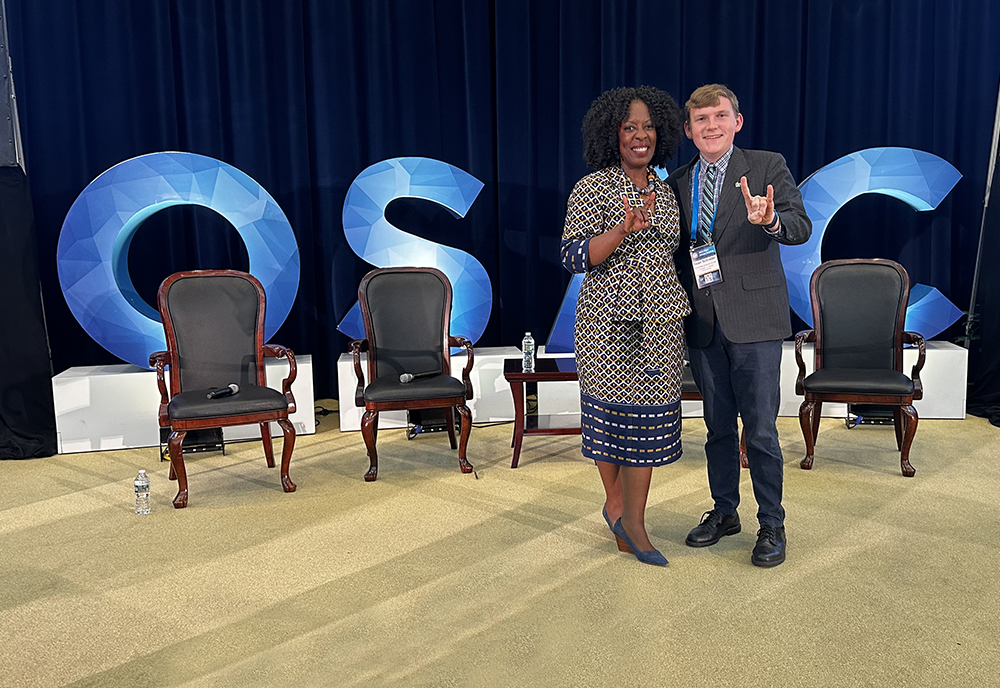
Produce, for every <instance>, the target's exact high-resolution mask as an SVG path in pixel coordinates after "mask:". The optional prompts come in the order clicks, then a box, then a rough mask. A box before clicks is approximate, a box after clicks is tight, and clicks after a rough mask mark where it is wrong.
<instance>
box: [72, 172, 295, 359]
mask: <svg viewBox="0 0 1000 688" xmlns="http://www.w3.org/2000/svg"><path fill="white" fill-rule="evenodd" d="M174 205H199V206H203V207H205V208H211V209H212V210H214V211H215V212H217V213H219V215H221V216H222V217H224V218H226V220H227V221H229V223H230V224H232V226H233V227H234V228H235V229H236V231H237V232H239V234H240V237H241V238H242V239H243V243H244V244H246V247H247V254H248V255H249V257H250V272H251V273H252V274H253V275H254V277H256V278H257V279H259V280H260V282H261V284H262V285H263V286H264V291H265V292H266V293H267V314H266V319H265V323H264V337H265V339H267V338H269V337H271V336H272V335H273V334H274V333H275V331H277V329H278V328H279V327H280V326H281V324H282V323H283V322H284V321H285V318H287V317H288V313H289V311H291V309H292V303H293V302H294V301H295V293H296V292H297V291H298V287H299V249H298V245H297V244H296V242H295V235H294V233H293V232H292V227H291V225H290V224H289V223H288V220H287V219H286V218H285V214H284V213H283V212H281V208H279V207H278V204H277V203H275V201H274V199H273V198H271V196H270V194H268V193H267V191H265V190H264V188H263V187H262V186H261V185H260V184H258V183H257V182H255V181H254V180H253V179H251V178H250V177H248V176H247V175H246V174H244V173H243V172H241V171H239V170H238V169H236V168H235V167H233V166H231V165H227V164H226V163H224V162H222V161H220V160H215V159H214V158H209V157H206V156H204V155H196V154H194V153H150V154H148V155H141V156H139V157H137V158H132V159H131V160H126V161H124V162H121V163H119V164H117V165H115V166H114V167H112V168H111V169H109V170H107V171H106V172H104V173H103V174H102V175H101V176H99V177H98V178H97V179H95V180H94V181H92V182H91V183H90V184H89V185H87V188H85V189H84V190H83V192H82V193H81V194H80V195H79V196H78V197H77V199H76V201H74V202H73V205H72V206H71V207H70V209H69V212H68V213H67V214H66V220H65V221H64V222H63V226H62V231H61V233H60V234H59V246H58V249H57V251H56V264H57V267H58V270H59V284H60V285H61V286H62V291H63V295H64V296H65V297H66V303H67V304H68V305H69V309H70V311H72V312H73V315H74V316H75V317H76V319H77V320H78V321H79V322H80V325H82V326H83V329H84V330H86V331H87V334H89V335H90V336H91V337H93V338H94V340H95V341H97V343H98V344H100V345H101V346H103V347H104V348H105V349H107V350H108V351H110V352H111V353H113V354H114V355H115V356H118V357H119V358H121V359H123V360H125V361H128V362H129V363H133V364H135V365H137V366H140V367H142V368H146V367H148V366H149V354H151V353H152V352H154V351H160V350H163V349H166V341H165V340H164V336H163V325H162V324H161V322H160V316H159V313H157V312H156V310H155V309H153V308H152V307H151V306H150V305H149V304H147V303H146V302H145V301H143V300H142V298H140V296H139V295H138V294H137V293H136V291H135V287H134V286H133V285H132V279H131V277H130V276H129V273H128V248H129V244H130V243H131V242H132V237H133V236H134V235H135V232H136V230H137V229H138V228H139V226H140V225H141V224H142V223H143V221H144V220H146V218H148V217H149V216H150V215H152V214H153V213H155V212H157V211H159V210H162V209H164V208H168V207H170V206H174Z"/></svg>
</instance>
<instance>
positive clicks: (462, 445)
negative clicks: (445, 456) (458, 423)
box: [457, 404, 472, 473]
mask: <svg viewBox="0 0 1000 688" xmlns="http://www.w3.org/2000/svg"><path fill="white" fill-rule="evenodd" d="M457 408H458V414H459V415H460V416H461V417H462V434H461V436H460V438H459V441H458V467H459V469H460V470H461V471H462V472H463V473H472V464H471V463H469V461H468V460H467V459H466V458H465V450H466V447H468V445H469V434H470V433H471V432H472V411H470V410H469V407H468V406H466V405H465V404H462V405H461V406H459V407H457Z"/></svg>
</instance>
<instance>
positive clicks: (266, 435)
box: [260, 423, 274, 468]
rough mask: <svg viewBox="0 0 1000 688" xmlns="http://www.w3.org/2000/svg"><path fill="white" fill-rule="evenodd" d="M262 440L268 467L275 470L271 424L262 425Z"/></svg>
mask: <svg viewBox="0 0 1000 688" xmlns="http://www.w3.org/2000/svg"><path fill="white" fill-rule="evenodd" d="M260 439H261V441H262V442H263V443H264V458H265V459H266V460H267V467H268V468H274V447H273V446H272V445H271V424H270V423H261V424H260Z"/></svg>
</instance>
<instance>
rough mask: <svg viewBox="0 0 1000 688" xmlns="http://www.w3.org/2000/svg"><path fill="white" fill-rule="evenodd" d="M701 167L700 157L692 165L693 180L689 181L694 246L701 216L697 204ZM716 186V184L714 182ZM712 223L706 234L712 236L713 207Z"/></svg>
mask: <svg viewBox="0 0 1000 688" xmlns="http://www.w3.org/2000/svg"><path fill="white" fill-rule="evenodd" d="M700 169H701V158H699V159H698V162H696V163H695V165H694V180H693V181H692V182H691V245H692V246H694V245H695V243H696V242H697V240H698V220H699V219H700V218H701V206H700V205H698V194H700V193H701V184H699V183H698V171H699V170H700ZM716 186H718V184H716ZM712 211H713V212H712V225H711V226H710V227H709V228H708V236H710V237H711V236H712V232H714V231H715V208H713V209H712Z"/></svg>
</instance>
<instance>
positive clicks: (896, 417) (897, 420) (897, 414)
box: [892, 406, 906, 451]
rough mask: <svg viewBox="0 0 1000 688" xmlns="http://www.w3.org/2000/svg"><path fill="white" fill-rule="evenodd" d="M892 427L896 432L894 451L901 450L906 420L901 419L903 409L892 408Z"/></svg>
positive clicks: (898, 407) (899, 407)
mask: <svg viewBox="0 0 1000 688" xmlns="http://www.w3.org/2000/svg"><path fill="white" fill-rule="evenodd" d="M892 427H893V429H894V430H895V431H896V449H897V450H898V451H902V450H903V433H904V428H905V427H906V420H905V419H904V418H903V407H902V406H893V407H892Z"/></svg>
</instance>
